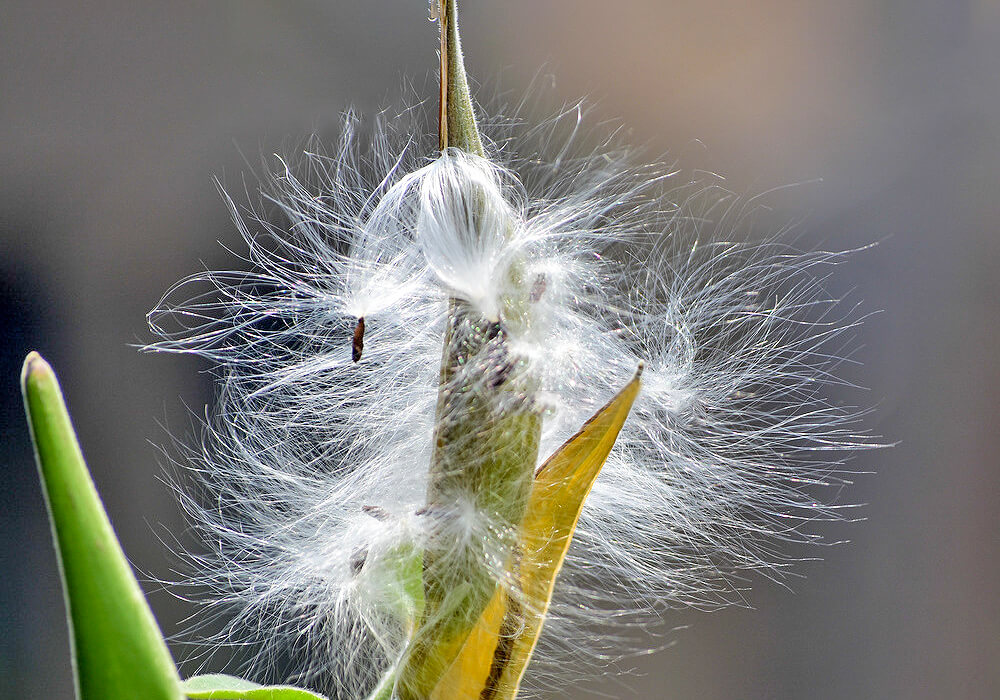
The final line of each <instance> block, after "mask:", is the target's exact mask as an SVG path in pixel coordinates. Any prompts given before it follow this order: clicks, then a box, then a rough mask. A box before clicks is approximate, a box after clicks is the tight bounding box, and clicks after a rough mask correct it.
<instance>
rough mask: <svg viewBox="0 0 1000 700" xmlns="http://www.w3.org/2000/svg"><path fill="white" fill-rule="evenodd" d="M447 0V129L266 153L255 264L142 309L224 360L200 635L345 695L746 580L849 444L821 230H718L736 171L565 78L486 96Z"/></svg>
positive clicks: (795, 522) (511, 652)
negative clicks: (489, 104)
mask: <svg viewBox="0 0 1000 700" xmlns="http://www.w3.org/2000/svg"><path fill="white" fill-rule="evenodd" d="M447 5H448V6H447V7H444V8H443V9H442V11H441V17H442V18H443V19H444V22H443V24H444V25H445V26H444V27H443V30H442V36H443V43H442V57H443V62H444V63H445V64H446V65H445V67H444V69H443V71H442V76H443V78H442V94H443V95H449V96H448V97H445V98H444V99H443V100H442V114H441V126H440V128H439V133H438V134H437V135H436V137H437V141H436V142H435V135H434V134H432V133H431V131H432V130H431V129H429V128H428V127H427V126H426V125H425V124H423V123H422V122H421V120H420V110H418V109H413V108H410V109H402V110H398V112H397V113H395V114H394V116H389V115H390V114H392V113H389V112H386V113H383V114H382V115H380V116H379V117H378V118H377V119H375V120H374V123H373V124H372V126H371V127H370V129H369V130H368V132H369V133H368V136H367V138H362V137H361V136H359V133H360V132H361V130H362V129H361V126H360V124H361V122H360V120H359V119H358V118H357V117H355V116H354V115H348V116H347V117H346V118H345V119H344V122H343V125H342V133H341V136H340V141H339V144H338V145H337V147H336V148H335V149H334V150H333V152H332V153H325V152H324V150H323V148H322V146H321V145H320V142H319V141H318V140H315V141H314V142H313V143H311V144H310V146H309V147H308V148H307V149H305V150H304V151H303V152H302V153H301V154H299V156H297V158H296V160H295V161H294V162H289V161H286V160H283V159H279V160H278V161H277V163H278V167H277V168H276V169H274V171H273V172H272V173H271V174H270V175H269V176H268V177H267V178H266V180H265V182H264V184H263V186H262V192H263V200H262V201H263V204H262V207H261V208H260V209H263V208H266V207H270V208H272V209H274V210H276V211H277V213H278V214H280V217H281V218H282V219H283V223H280V224H278V223H273V221H274V219H273V217H271V216H268V215H266V213H264V212H262V211H260V209H255V208H241V207H240V206H238V205H237V204H235V203H234V202H233V200H231V199H229V198H228V197H227V200H226V201H227V202H228V204H229V206H230V209H231V211H232V213H233V217H234V220H235V221H236V223H237V226H238V227H239V229H240V231H241V233H242V235H243V239H244V241H245V244H246V248H247V253H246V255H245V262H246V263H247V266H248V269H247V270H246V271H240V272H208V273H201V274H197V275H194V276H192V277H190V278H188V279H186V280H184V281H182V282H181V283H180V284H178V285H177V286H176V287H175V288H173V289H171V290H170V291H169V292H168V293H167V295H166V296H165V297H164V299H163V301H162V302H161V303H160V304H159V305H158V307H157V308H156V309H154V310H153V311H152V312H151V314H150V322H151V324H152V327H153V329H154V331H156V332H157V333H158V334H159V335H160V338H161V339H160V341H159V342H158V343H156V344H155V345H152V346H150V347H151V349H155V350H159V351H168V352H185V353H195V354H198V355H201V356H202V357H205V358H207V359H209V360H210V361H211V362H212V363H213V366H214V368H215V373H216V376H217V379H218V396H217V405H216V408H215V411H214V413H213V414H212V416H211V417H210V419H209V421H208V422H207V425H206V427H205V430H204V436H203V440H202V441H201V443H200V444H199V445H198V446H197V448H195V449H189V450H188V451H187V452H186V453H185V454H184V455H182V458H183V462H184V463H185V465H187V466H189V467H190V470H191V473H192V474H193V475H194V477H195V478H194V481H195V482H196V484H197V488H195V489H194V490H189V491H185V492H183V494H182V499H183V502H184V505H185V506H186V508H187V510H188V511H189V512H190V514H191V515H192V517H193V521H194V522H195V523H196V525H197V526H198V528H199V530H200V531H201V533H202V535H203V536H204V538H205V541H206V542H207V543H208V545H209V546H207V547H206V548H205V550H204V551H203V552H202V553H200V554H194V555H191V556H192V559H193V560H194V564H195V565H196V568H197V571H198V574H197V575H196V576H195V582H196V583H198V584H201V585H204V586H206V587H207V589H208V590H209V591H211V595H210V596H208V599H207V602H208V604H209V605H208V610H209V611H210V612H209V614H210V615H214V616H222V615H224V614H225V615H230V614H231V616H230V617H227V618H226V622H225V624H224V625H223V629H222V631H221V632H220V633H219V636H218V639H219V640H223V641H230V642H233V643H238V644H247V645H249V646H251V647H252V648H254V649H256V650H258V651H257V655H256V656H255V659H256V664H257V666H258V667H263V668H260V669H259V670H261V671H262V672H265V671H266V670H267V668H266V667H267V666H268V665H269V664H271V663H276V661H275V660H277V659H288V658H292V657H294V658H303V659H305V661H304V662H303V665H302V666H301V668H300V671H299V672H298V673H297V677H298V680H300V681H303V682H305V683H307V684H310V685H312V686H314V687H316V688H318V689H321V690H325V691H327V692H331V693H333V695H334V697H337V698H363V697H366V696H368V695H369V694H372V695H373V697H386V698H388V697H392V696H395V697H400V698H405V699H407V700H414V699H422V698H432V697H433V698H438V697H439V698H458V699H459V700H461V698H466V697H469V698H511V697H513V696H514V694H515V693H516V692H517V690H518V687H519V685H520V683H521V677H522V674H523V672H524V669H525V667H526V666H527V664H528V661H529V659H530V658H531V657H532V653H533V651H535V644H536V641H538V640H539V634H540V632H541V631H542V630H543V626H542V623H543V621H544V622H545V626H544V632H543V633H541V642H540V646H539V651H538V652H536V653H535V656H536V657H538V658H537V659H536V660H535V661H533V662H532V663H533V666H532V668H536V665H539V664H540V665H542V666H544V663H545V661H546V660H552V659H559V660H565V659H567V658H573V659H574V660H576V661H578V662H581V663H578V664H577V666H576V667H575V668H577V669H580V668H581V666H582V663H583V659H586V658H590V659H596V658H598V656H597V655H600V654H603V655H605V656H606V655H607V654H615V653H622V651H623V649H624V646H623V644H625V642H623V641H622V640H623V639H624V636H627V635H624V636H622V635H615V634H610V635H607V634H595V633H594V630H595V629H596V628H601V627H603V628H604V629H606V630H614V629H617V627H618V626H620V625H625V626H626V627H627V626H628V625H629V624H632V623H640V624H642V623H644V622H646V621H648V620H650V619H655V618H659V617H660V616H661V615H662V612H663V610H664V609H667V608H670V607H675V606H680V605H690V604H693V605H698V606H705V607H712V606H717V605H722V604H726V603H728V602H731V601H732V600H733V599H738V598H739V593H738V592H737V591H736V590H735V589H734V587H733V584H732V579H731V578H730V577H731V575H732V574H735V573H738V572H740V571H746V570H763V571H765V572H771V573H773V572H775V571H776V570H777V567H780V566H782V565H783V564H785V563H786V560H785V559H783V558H782V555H781V554H780V552H778V548H777V543H780V542H782V541H788V540H791V541H808V540H811V539H814V538H815V535H813V534H810V524H811V523H813V522H814V521H817V520H824V519H833V518H837V517H838V510H837V505H836V504H834V503H831V502H829V501H824V500H822V494H823V493H824V492H825V491H826V492H829V491H830V489H827V488H826V487H831V486H832V487H834V488H833V489H832V491H833V493H834V495H836V492H837V490H838V489H837V486H838V485H840V484H841V483H842V478H843V476H842V474H843V472H842V467H841V464H842V461H843V459H844V458H845V456H846V455H847V454H849V453H850V452H851V451H852V450H854V449H856V448H859V447H864V446H867V445H868V444H869V441H868V439H867V438H865V437H864V436H863V434H861V433H860V432H859V429H858V427H857V424H858V421H859V419H860V417H861V414H860V412H858V411H856V410H854V409H852V408H849V407H843V406H839V405H836V404H834V403H832V402H831V401H830V400H829V399H828V398H827V389H828V387H829V386H830V385H831V384H836V383H837V382H838V378H837V374H836V371H837V369H838V366H839V365H840V364H841V362H842V360H841V359H840V358H841V357H842V356H843V353H844V346H845V343H847V342H848V341H849V337H850V333H851V332H852V329H853V328H854V327H855V325H856V323H857V322H858V320H859V318H858V314H857V313H856V311H855V309H854V308H842V307H843V305H842V304H839V303H838V302H837V300H835V299H831V298H830V297H829V296H828V295H826V294H825V293H824V291H823V285H822V281H823V278H824V276H825V275H826V274H827V271H828V270H829V268H830V267H831V266H833V265H834V264H836V263H837V262H838V261H840V259H841V256H840V255H839V254H833V253H806V254H802V253H798V252H795V251H793V250H792V249H791V248H790V247H789V246H787V245H785V244H783V243H782V242H781V241H780V240H777V239H771V240H767V241H764V242H755V243H743V242H736V241H729V240H726V237H727V236H728V234H729V233H730V232H732V231H733V230H734V229H735V228H736V227H737V225H738V221H739V220H740V218H741V217H743V216H744V215H749V211H748V208H747V207H745V206H743V205H742V204H741V202H740V200H739V198H735V197H732V196H730V195H728V194H727V193H725V192H724V191H722V190H721V189H720V188H718V187H716V186H714V185H712V184H711V183H710V184H707V185H706V184H704V183H696V182H690V181H687V182H682V181H680V180H681V176H680V175H679V174H678V173H675V172H674V171H673V170H672V169H671V168H670V167H669V166H666V165H660V164H654V165H637V164H636V163H635V157H634V155H633V154H632V153H631V152H630V151H629V149H627V148H626V147H624V146H623V145H622V144H621V143H620V141H619V139H618V137H617V136H614V135H612V136H607V137H604V138H597V139H595V138H594V134H595V133H597V131H596V130H593V129H591V130H588V127H587V126H586V124H587V117H586V113H585V110H584V109H583V108H582V107H581V106H578V105H577V106H573V107H571V108H569V109H566V110H564V111H563V112H562V113H560V114H558V115H557V116H556V117H554V118H552V119H549V120H547V121H545V122H543V123H541V124H540V125H538V126H534V127H531V126H525V123H526V121H527V120H526V118H523V117H521V116H519V115H516V114H514V115H507V116H506V117H504V116H497V115H489V116H488V117H486V118H485V119H480V123H481V126H480V125H477V123H476V120H475V119H474V117H473V116H472V115H473V113H472V107H471V102H470V101H469V99H468V89H467V84H466V82H465V77H464V72H463V71H462V69H461V54H460V50H459V48H458V44H457V30H456V29H455V24H454V4H453V3H447ZM452 30H454V38H453V39H452V40H449V36H451V35H450V34H449V32H450V31H452ZM449 110H450V111H449ZM480 128H481V131H482V136H480ZM422 135H426V136H422ZM449 137H450V140H449ZM588 143H590V144H593V143H597V144H598V146H597V147H596V148H595V147H593V146H587V144H588ZM456 144H457V145H456ZM713 216H714V220H713ZM637 369H638V372H637ZM640 374H641V378H640V377H639V375H640ZM626 415H628V418H627V419H626ZM581 426H583V427H582V428H581ZM616 437H617V442H616ZM612 445H614V447H613V448H612ZM602 465H603V469H602ZM567 548H568V552H567ZM564 557H565V566H563V564H564ZM560 568H562V572H561V573H559V572H560ZM557 574H558V580H557V579H556V576H557ZM553 586H554V587H553ZM223 611H224V612H223ZM602 639H605V640H608V639H610V640H613V641H612V647H611V648H606V647H604V648H602V646H601V640H602ZM588 652H594V653H595V654H594V655H593V656H590V657H588V656H587V653H588ZM540 668H541V667H540ZM541 675H542V674H541V672H540V673H539V677H541Z"/></svg>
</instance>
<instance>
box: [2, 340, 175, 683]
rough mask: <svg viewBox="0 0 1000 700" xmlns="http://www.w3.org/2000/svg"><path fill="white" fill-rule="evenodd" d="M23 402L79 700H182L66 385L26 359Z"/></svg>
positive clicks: (35, 358) (35, 357) (33, 357)
mask: <svg viewBox="0 0 1000 700" xmlns="http://www.w3.org/2000/svg"><path fill="white" fill-rule="evenodd" d="M21 390H22V392H23V394H24V407H25V411H26V413H27V417H28V425H29V427H30V429H31V437H32V439H33V440H34V444H35V457H36V459H37V462H38V473H39V476H40V477H41V481H42V489H43V491H44V494H45V501H46V504H47V506H48V510H49V517H50V520H51V524H52V535H53V539H54V540H55V545H56V556H57V559H58V562H59V569H60V572H61V574H62V580H63V593H64V595H65V600H66V609H67V618H68V622H69V628H70V650H71V653H72V656H73V667H74V671H75V683H76V691H77V697H78V698H80V700H137V699H138V698H141V699H142V700H179V699H180V698H182V697H183V696H182V694H181V689H180V678H179V676H178V675H177V669H176V667H175V666H174V662H173V659H172V658H171V656H170V652H169V651H168V650H167V645H166V642H165V641H164V640H163V635H162V634H161V633H160V629H159V627H158V626H157V624H156V620H155V619H154V618H153V613H152V611H151V610H150V609H149V605H148V604H147V603H146V599H145V598H144V597H143V594H142V589H141V588H140V587H139V583H138V582H137V581H136V580H135V576H133V574H132V570H131V568H130V567H129V564H128V562H127V561H126V559H125V555H124V554H123V553H122V550H121V546H120V545H119V544H118V540H117V538H116V537H115V533H114V530H113V529H112V528H111V523H110V521H109V520H108V516H107V514H106V513H105V512H104V507H103V505H102V504H101V499H100V497H99V496H98V495H97V490H96V489H95V488H94V482H93V481H92V480H91V478H90V473H89V472H88V471H87V465H86V464H85V463H84V461H83V455H82V454H81V452H80V446H79V444H78V443H77V440H76V435H75V433H74V432H73V426H72V424H71V423H70V419H69V414H68V413H67V411H66V405H65V404H64V402H63V398H62V392H61V391H60V389H59V383H58V381H57V380H56V376H55V374H54V373H53V372H52V368H51V367H49V364H48V363H47V362H46V361H45V360H43V359H42V358H41V356H40V355H39V354H38V353H35V352H33V353H31V354H29V355H28V357H27V358H26V359H25V361H24V369H23V371H22V373H21Z"/></svg>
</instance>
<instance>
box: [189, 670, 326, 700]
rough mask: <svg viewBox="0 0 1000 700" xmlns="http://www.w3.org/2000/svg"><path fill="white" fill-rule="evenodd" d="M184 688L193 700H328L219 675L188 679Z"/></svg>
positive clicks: (282, 686) (283, 687) (302, 692)
mask: <svg viewBox="0 0 1000 700" xmlns="http://www.w3.org/2000/svg"><path fill="white" fill-rule="evenodd" d="M182 688H183V690H184V694H185V695H186V696H187V697H188V698H190V699H191V700H326V698H325V697H324V696H322V695H317V694H316V693H313V692H311V691H308V690H303V689H302V688H293V687H292V686H288V685H269V686H263V685H259V684H257V683H253V682H251V681H247V680H243V679H242V678H236V677H235V676H225V675H222V674H219V673H213V674H209V675H205V676H194V677H193V678H188V679H187V680H186V681H184V683H183V684H182Z"/></svg>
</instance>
